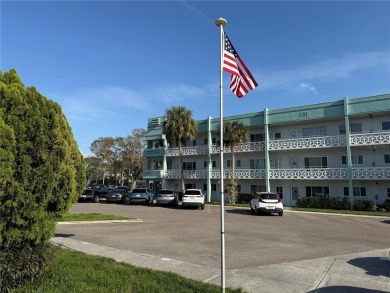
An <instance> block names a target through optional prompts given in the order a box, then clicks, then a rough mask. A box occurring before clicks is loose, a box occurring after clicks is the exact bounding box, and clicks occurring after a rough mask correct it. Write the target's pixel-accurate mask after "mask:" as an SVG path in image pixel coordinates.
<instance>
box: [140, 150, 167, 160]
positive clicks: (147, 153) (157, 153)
mask: <svg viewBox="0 0 390 293" xmlns="http://www.w3.org/2000/svg"><path fill="white" fill-rule="evenodd" d="M143 155H144V157H146V158H154V157H164V155H165V148H155V149H145V150H144V153H143Z"/></svg>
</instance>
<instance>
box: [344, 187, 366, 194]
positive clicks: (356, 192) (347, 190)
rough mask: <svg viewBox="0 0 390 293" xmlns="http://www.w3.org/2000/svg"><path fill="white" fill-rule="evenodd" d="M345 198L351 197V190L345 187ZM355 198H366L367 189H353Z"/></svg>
mask: <svg viewBox="0 0 390 293" xmlns="http://www.w3.org/2000/svg"><path fill="white" fill-rule="evenodd" d="M344 196H349V188H348V187H344ZM353 196H366V188H365V187H353Z"/></svg>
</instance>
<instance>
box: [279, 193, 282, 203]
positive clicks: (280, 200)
mask: <svg viewBox="0 0 390 293" xmlns="http://www.w3.org/2000/svg"><path fill="white" fill-rule="evenodd" d="M279 202H282V199H281V198H280V195H279V194H278V203H279Z"/></svg>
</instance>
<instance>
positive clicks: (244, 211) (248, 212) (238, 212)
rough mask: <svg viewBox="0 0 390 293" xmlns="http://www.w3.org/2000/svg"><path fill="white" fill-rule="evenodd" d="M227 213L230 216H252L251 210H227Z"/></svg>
mask: <svg viewBox="0 0 390 293" xmlns="http://www.w3.org/2000/svg"><path fill="white" fill-rule="evenodd" d="M225 212H226V213H229V214H238V215H250V214H251V210H250V209H234V208H233V209H230V208H229V209H225Z"/></svg>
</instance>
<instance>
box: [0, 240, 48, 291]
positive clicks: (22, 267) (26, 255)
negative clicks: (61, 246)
mask: <svg viewBox="0 0 390 293" xmlns="http://www.w3.org/2000/svg"><path fill="white" fill-rule="evenodd" d="M54 249H55V248H54V246H52V245H50V244H40V245H34V246H30V245H24V246H20V247H12V248H5V249H3V251H2V252H1V253H0V280H1V287H0V292H8V291H9V290H10V289H11V288H17V287H20V286H23V285H24V284H26V283H27V282H30V281H31V280H33V279H35V278H37V277H39V276H41V275H42V274H43V273H44V272H45V270H46V268H47V265H48V264H49V263H50V261H51V260H52V258H53V256H54Z"/></svg>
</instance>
